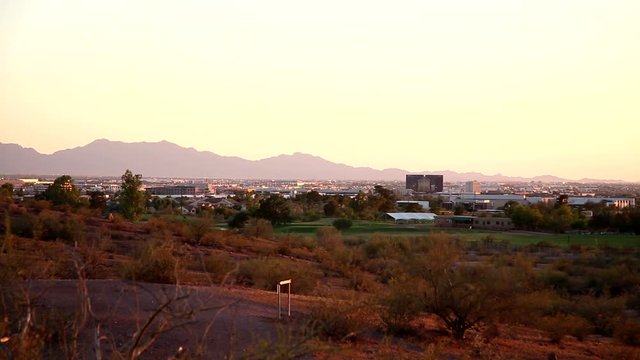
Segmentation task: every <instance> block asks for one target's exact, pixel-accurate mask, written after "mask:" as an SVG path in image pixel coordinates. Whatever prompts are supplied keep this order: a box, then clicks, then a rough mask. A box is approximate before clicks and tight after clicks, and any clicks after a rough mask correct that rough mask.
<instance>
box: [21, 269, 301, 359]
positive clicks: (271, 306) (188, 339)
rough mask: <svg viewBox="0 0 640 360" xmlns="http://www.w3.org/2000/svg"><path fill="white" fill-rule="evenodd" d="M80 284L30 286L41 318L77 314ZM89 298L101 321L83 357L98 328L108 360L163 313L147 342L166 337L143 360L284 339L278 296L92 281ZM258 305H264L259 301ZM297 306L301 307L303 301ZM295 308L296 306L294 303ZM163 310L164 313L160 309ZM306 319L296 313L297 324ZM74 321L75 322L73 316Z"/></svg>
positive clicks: (86, 334)
mask: <svg viewBox="0 0 640 360" xmlns="http://www.w3.org/2000/svg"><path fill="white" fill-rule="evenodd" d="M79 284H80V283H79V282H78V281H74V280H52V281H45V280H37V281H31V282H28V283H25V284H24V288H25V289H28V293H29V294H30V296H31V297H32V301H33V304H34V308H35V309H36V310H37V311H38V312H39V313H43V314H46V313H51V311H55V312H58V313H61V314H72V313H74V312H76V313H77V311H79V310H80V309H81V307H82V305H81V304H82V301H81V300H82V299H83V298H87V296H84V295H83V292H82V291H79V289H78V285H79ZM86 284H87V290H88V291H87V292H86V293H88V298H89V299H90V302H91V307H92V309H93V313H94V314H95V319H96V320H95V321H94V320H91V321H89V322H88V323H87V326H86V327H85V329H84V331H83V332H82V336H81V337H82V341H81V344H82V347H81V353H83V354H84V355H87V356H88V358H92V356H90V355H91V354H92V352H93V351H94V350H93V343H94V342H95V341H92V340H93V332H94V329H95V327H96V326H95V324H98V323H99V324H100V328H101V332H100V333H101V335H103V336H104V339H102V340H101V341H100V346H101V348H102V351H103V352H104V353H105V354H109V353H111V351H112V349H113V348H115V349H118V351H121V352H122V351H125V349H128V348H130V347H131V343H132V339H134V338H135V337H136V333H137V332H138V331H139V329H141V328H143V327H144V324H145V323H146V322H147V320H148V319H149V318H150V317H151V316H153V314H154V313H156V312H157V313H158V314H157V317H156V318H155V320H154V321H153V323H152V324H151V326H150V327H149V329H148V330H147V331H146V336H145V337H143V338H142V342H144V341H145V339H148V337H149V336H152V334H153V333H154V332H155V331H157V330H158V329H159V327H160V326H161V325H162V324H165V329H168V330H167V332H165V333H163V334H162V335H160V336H159V337H158V339H157V340H156V341H155V342H154V343H153V344H152V345H151V347H150V348H149V349H148V350H147V351H145V352H144V355H143V356H142V358H146V359H163V358H164V359H166V358H168V357H170V356H171V355H173V354H175V352H176V351H177V349H178V348H179V347H183V348H186V349H188V351H190V352H192V353H193V352H195V351H196V350H197V347H198V345H199V344H203V345H204V351H206V356H205V358H208V359H221V358H225V357H227V356H228V355H230V354H234V355H242V354H247V353H248V352H251V351H252V347H253V346H254V345H255V344H256V343H258V342H259V341H260V340H263V341H265V340H266V341H267V342H271V341H274V339H275V338H276V337H277V335H278V326H279V324H282V322H278V321H277V320H276V319H277V306H276V305H275V304H276V301H277V298H276V296H275V294H274V293H269V292H263V291H256V290H250V289H237V288H225V287H194V286H175V285H162V284H149V283H134V282H130V281H122V280H88V281H87V282H86ZM256 300H258V301H256ZM294 301H297V302H299V301H300V299H295V297H294ZM294 303H295V302H294ZM163 306H164V308H163V310H162V311H158V309H160V308H162V307H163ZM302 317H303V315H302V314H300V313H298V312H295V311H294V312H293V314H292V318H294V319H300V318H302ZM67 318H70V316H67Z"/></svg>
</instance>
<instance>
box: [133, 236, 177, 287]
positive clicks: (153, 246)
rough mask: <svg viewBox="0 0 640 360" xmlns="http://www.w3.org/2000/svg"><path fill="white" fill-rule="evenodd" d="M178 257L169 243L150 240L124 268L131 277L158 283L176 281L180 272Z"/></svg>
mask: <svg viewBox="0 0 640 360" xmlns="http://www.w3.org/2000/svg"><path fill="white" fill-rule="evenodd" d="M178 265H179V264H178V259H177V257H176V256H174V255H173V249H172V247H171V246H170V245H169V244H164V245H163V244H160V243H157V242H148V243H147V244H145V247H144V249H143V251H142V254H141V255H140V256H139V257H138V258H137V259H135V260H134V262H133V263H132V264H130V265H129V266H126V267H125V269H124V274H123V275H124V276H125V277H126V278H129V279H133V280H138V281H147V282H157V283H167V284H171V283H175V282H176V275H177V273H178V272H179V266H178Z"/></svg>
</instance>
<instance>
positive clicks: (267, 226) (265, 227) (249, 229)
mask: <svg viewBox="0 0 640 360" xmlns="http://www.w3.org/2000/svg"><path fill="white" fill-rule="evenodd" d="M242 233H243V234H244V235H245V236H250V237H257V238H263V239H273V225H271V222H270V221H269V220H265V219H251V221H249V222H248V223H247V224H246V225H245V226H244V228H243V229H242Z"/></svg>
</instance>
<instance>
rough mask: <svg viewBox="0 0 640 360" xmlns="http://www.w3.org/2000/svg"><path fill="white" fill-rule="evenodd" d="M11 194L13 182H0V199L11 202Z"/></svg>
mask: <svg viewBox="0 0 640 360" xmlns="http://www.w3.org/2000/svg"><path fill="white" fill-rule="evenodd" d="M11 196H13V184H11V183H4V184H2V186H0V201H1V202H11Z"/></svg>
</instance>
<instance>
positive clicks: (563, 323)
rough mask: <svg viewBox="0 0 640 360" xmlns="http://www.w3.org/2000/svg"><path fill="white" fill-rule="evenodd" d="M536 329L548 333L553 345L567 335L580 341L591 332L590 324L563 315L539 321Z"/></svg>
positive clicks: (577, 318)
mask: <svg viewBox="0 0 640 360" xmlns="http://www.w3.org/2000/svg"><path fill="white" fill-rule="evenodd" d="M538 327H539V328H540V329H542V330H544V331H546V332H548V333H549V337H550V338H551V341H552V342H554V343H559V342H560V341H562V339H563V338H564V337H565V336H567V335H571V336H574V337H575V338H576V339H578V340H580V341H582V340H584V338H585V337H586V336H587V335H589V334H590V333H591V331H592V326H591V323H589V321H587V320H586V319H584V318H582V317H580V316H576V315H565V314H557V315H552V316H547V317H544V318H542V319H540V320H539V323H538Z"/></svg>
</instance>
